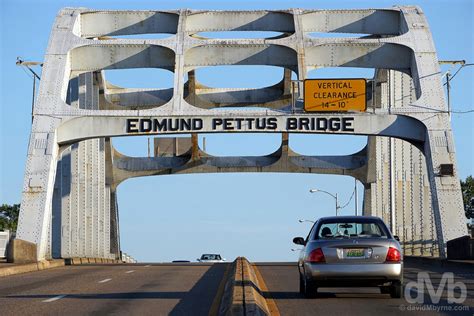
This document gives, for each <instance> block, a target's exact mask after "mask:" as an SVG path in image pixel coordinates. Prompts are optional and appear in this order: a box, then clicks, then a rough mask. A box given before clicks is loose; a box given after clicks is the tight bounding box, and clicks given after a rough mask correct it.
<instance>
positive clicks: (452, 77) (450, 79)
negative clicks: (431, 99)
mask: <svg viewBox="0 0 474 316" xmlns="http://www.w3.org/2000/svg"><path fill="white" fill-rule="evenodd" d="M473 65H474V64H473V63H471V64H464V65H461V67H459V69H458V70H456V72H455V73H454V75H452V76H451V78H449V80H447V81H446V82H445V83H444V84H443V86H445V85H447V84H448V82H451V81H452V80H453V79H454V77H456V75H457V74H458V73H459V72H460V71H461V69H463V68H464V67H468V66H473Z"/></svg>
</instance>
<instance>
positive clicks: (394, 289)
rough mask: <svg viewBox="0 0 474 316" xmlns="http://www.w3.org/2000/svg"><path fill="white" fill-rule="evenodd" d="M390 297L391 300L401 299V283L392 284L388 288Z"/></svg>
mask: <svg viewBox="0 0 474 316" xmlns="http://www.w3.org/2000/svg"><path fill="white" fill-rule="evenodd" d="M390 296H391V297H392V298H401V297H402V284H401V282H393V283H392V285H391V286H390Z"/></svg>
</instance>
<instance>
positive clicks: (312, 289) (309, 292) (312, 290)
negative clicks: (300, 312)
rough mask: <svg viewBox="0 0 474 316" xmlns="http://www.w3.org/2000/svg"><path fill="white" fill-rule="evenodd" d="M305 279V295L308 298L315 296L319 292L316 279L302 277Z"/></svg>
mask: <svg viewBox="0 0 474 316" xmlns="http://www.w3.org/2000/svg"><path fill="white" fill-rule="evenodd" d="M302 279H303V280H302V281H303V295H304V296H305V297H306V298H315V297H316V294H317V292H318V288H317V287H316V284H315V283H314V281H311V280H308V279H307V278H306V277H303V278H302Z"/></svg>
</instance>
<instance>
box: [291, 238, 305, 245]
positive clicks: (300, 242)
mask: <svg viewBox="0 0 474 316" xmlns="http://www.w3.org/2000/svg"><path fill="white" fill-rule="evenodd" d="M293 243H295V244H297V245H302V246H304V245H305V244H306V243H305V241H304V238H303V237H295V238H293Z"/></svg>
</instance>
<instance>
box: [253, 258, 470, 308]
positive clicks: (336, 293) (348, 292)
mask: <svg viewBox="0 0 474 316" xmlns="http://www.w3.org/2000/svg"><path fill="white" fill-rule="evenodd" d="M257 268H258V270H259V271H260V274H261V275H262V277H263V279H264V281H265V284H266V286H267V288H268V290H267V291H265V292H264V296H265V297H266V298H267V300H268V299H273V301H274V303H276V306H277V308H278V311H279V312H280V314H281V315H298V316H302V315H325V316H327V315H340V316H342V315H351V316H354V315H383V316H386V315H402V314H412V315H415V314H416V315H440V313H441V314H453V315H471V316H472V315H474V269H472V268H471V267H466V268H459V267H456V269H455V271H456V273H455V278H454V281H455V282H458V281H461V282H463V283H464V284H466V286H467V299H466V301H464V303H463V304H449V303H448V301H447V291H444V292H443V295H442V297H441V299H440V301H439V302H438V303H435V302H433V301H431V299H430V297H429V296H428V295H425V296H424V304H411V303H409V302H407V301H406V300H405V299H403V298H402V299H392V298H390V295H388V294H380V290H379V289H378V288H321V289H320V290H319V291H318V296H317V298H314V299H306V298H303V297H302V296H301V295H300V294H299V280H298V270H297V267H296V263H288V264H271V263H269V264H265V263H261V264H257ZM453 270H454V269H453ZM448 271H449V268H436V267H432V266H429V265H420V264H410V263H406V264H405V284H406V283H407V282H410V281H417V280H418V272H428V273H429V276H430V279H431V282H432V284H433V289H434V290H435V291H436V290H438V286H439V283H440V280H441V278H442V273H443V272H448ZM456 293H457V292H456ZM416 294H417V293H416V292H410V295H412V296H413V297H415V296H416ZM455 296H456V297H457V296H458V294H455ZM466 306H468V307H466ZM436 308H440V309H451V311H440V312H437V311H434V310H433V309H436ZM466 308H469V310H466ZM454 309H457V310H454Z"/></svg>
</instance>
